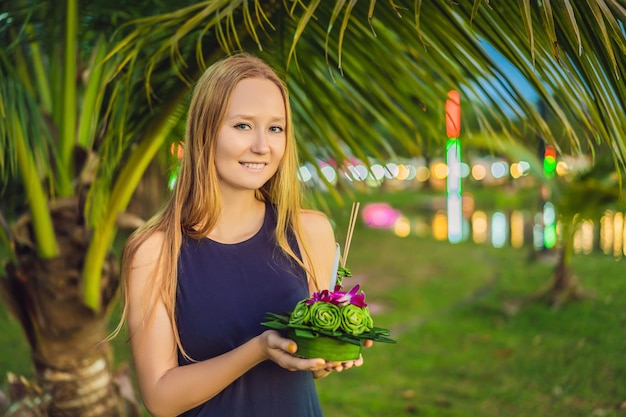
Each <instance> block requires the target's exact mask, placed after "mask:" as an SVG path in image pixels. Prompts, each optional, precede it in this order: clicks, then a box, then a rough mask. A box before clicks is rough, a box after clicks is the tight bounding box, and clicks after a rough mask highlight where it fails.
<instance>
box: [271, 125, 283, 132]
mask: <svg viewBox="0 0 626 417" xmlns="http://www.w3.org/2000/svg"><path fill="white" fill-rule="evenodd" d="M284 130H285V129H283V128H282V127H281V126H272V127H270V132H273V133H282V132H283V131H284Z"/></svg>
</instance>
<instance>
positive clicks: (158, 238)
mask: <svg viewBox="0 0 626 417" xmlns="http://www.w3.org/2000/svg"><path fill="white" fill-rule="evenodd" d="M164 238H165V236H164V234H163V233H162V232H153V233H151V234H150V235H149V236H148V237H147V238H146V239H145V240H144V241H143V242H141V243H140V244H139V246H138V247H137V250H136V251H135V253H134V255H133V257H132V260H131V264H132V267H133V268H140V267H145V266H148V265H153V264H154V263H155V262H156V261H157V260H158V259H159V257H160V254H161V248H162V246H163V239H164Z"/></svg>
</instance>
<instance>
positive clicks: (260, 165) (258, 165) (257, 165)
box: [242, 162, 265, 169]
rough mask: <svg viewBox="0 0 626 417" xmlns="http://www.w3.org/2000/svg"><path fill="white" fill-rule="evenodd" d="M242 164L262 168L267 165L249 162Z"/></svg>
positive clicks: (252, 167)
mask: <svg viewBox="0 0 626 417" xmlns="http://www.w3.org/2000/svg"><path fill="white" fill-rule="evenodd" d="M242 165H243V166H245V167H247V168H251V169H261V168H263V167H264V166H265V164H251V163H248V162H244V163H243V164H242Z"/></svg>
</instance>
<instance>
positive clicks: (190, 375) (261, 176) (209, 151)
mask: <svg viewBox="0 0 626 417" xmlns="http://www.w3.org/2000/svg"><path fill="white" fill-rule="evenodd" d="M297 168H298V159H297V153H296V144H295V141H294V137H293V127H292V125H291V113H290V106H289V99H288V94H287V90H286V88H285V85H284V84H283V83H282V81H281V80H280V79H279V77H278V76H277V75H276V73H275V72H274V71H273V70H272V69H271V68H270V67H269V66H268V65H267V64H265V63H264V62H263V61H261V60H259V59H257V58H255V57H252V56H250V55H246V54H239V55H235V56H232V57H229V58H226V59H224V60H222V61H220V62H218V63H216V64H214V65H213V66H211V67H210V68H209V69H208V70H207V71H206V72H205V73H204V75H203V76H202V77H201V78H200V80H199V81H198V83H197V85H196V87H195V89H194V93H193V97H192V101H191V104H190V109H189V115H188V120H187V131H186V144H185V154H184V157H183V161H182V164H181V170H180V175H179V179H178V182H177V184H176V188H175V190H174V193H173V194H172V197H171V199H170V201H169V202H168V204H167V205H166V207H165V208H164V209H163V210H162V211H161V212H160V213H159V214H157V215H156V216H155V217H154V218H153V219H151V220H150V221H149V222H148V223H147V224H146V225H145V226H144V227H142V228H141V229H140V230H138V231H137V232H136V233H135V234H133V236H132V237H131V238H130V239H129V241H128V242H127V245H126V247H125V250H124V257H123V265H122V272H123V278H124V299H125V311H124V317H125V319H126V321H127V323H128V329H129V333H130V341H131V349H132V353H133V358H134V362H135V367H136V372H137V377H138V383H139V388H140V392H141V396H142V398H143V400H144V404H145V406H146V408H147V409H148V410H149V411H150V412H151V413H152V414H153V415H155V416H175V415H180V414H183V415H185V416H219V417H228V416H237V417H240V416H241V417H244V416H245V417H251V416H272V417H280V416H285V417H287V416H288V417H293V416H299V417H303V416H304V417H306V416H320V415H321V411H320V406H319V402H318V399H317V394H316V392H315V385H314V382H313V377H320V376H325V375H327V374H328V373H329V372H330V371H332V370H335V371H341V370H343V369H347V368H350V367H352V366H360V365H361V364H362V363H363V360H362V359H361V358H360V359H359V360H357V361H351V362H345V363H327V362H325V361H324V360H323V359H321V358H318V359H303V358H299V357H297V355H294V353H297V346H296V344H295V343H294V342H293V341H291V340H289V339H286V338H284V337H282V336H281V335H280V334H279V333H278V332H276V331H273V330H264V328H263V327H262V326H261V325H260V322H261V321H262V318H263V316H264V314H265V313H266V312H269V311H272V312H285V311H290V310H291V309H292V308H293V306H294V305H295V304H296V303H297V302H298V301H299V300H301V299H303V298H306V297H308V296H309V295H310V294H311V293H312V292H313V291H316V290H318V289H320V288H328V286H329V284H330V278H331V273H332V272H331V271H332V261H333V258H334V253H335V238H334V235H333V231H332V228H331V226H330V223H329V221H328V219H327V218H326V217H324V216H323V215H321V214H320V213H317V212H314V211H306V210H302V209H301V207H300V202H299V199H300V192H299V189H298V181H297V177H296V172H297Z"/></svg>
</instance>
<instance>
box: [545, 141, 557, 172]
mask: <svg viewBox="0 0 626 417" xmlns="http://www.w3.org/2000/svg"><path fill="white" fill-rule="evenodd" d="M555 171H556V149H554V147H553V146H551V145H546V149H545V151H544V154H543V172H544V174H545V175H546V177H547V178H552V177H553V176H554V173H555Z"/></svg>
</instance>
